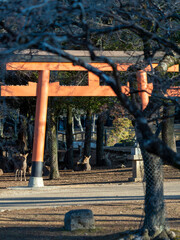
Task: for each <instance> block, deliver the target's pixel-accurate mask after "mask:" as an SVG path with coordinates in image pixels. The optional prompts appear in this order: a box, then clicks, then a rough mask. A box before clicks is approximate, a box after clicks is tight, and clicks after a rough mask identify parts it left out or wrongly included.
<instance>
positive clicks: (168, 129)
mask: <svg viewBox="0 0 180 240" xmlns="http://www.w3.org/2000/svg"><path fill="white" fill-rule="evenodd" d="M163 114H164V117H168V116H173V115H174V114H175V106H166V107H164V111H163ZM162 140H163V141H164V142H165V143H166V144H167V145H168V146H169V147H170V148H171V149H172V150H173V151H175V152H176V141H175V134H174V117H170V118H167V119H166V120H164V121H163V124H162Z"/></svg>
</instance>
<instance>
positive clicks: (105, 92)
mask: <svg viewBox="0 0 180 240" xmlns="http://www.w3.org/2000/svg"><path fill="white" fill-rule="evenodd" d="M90 64H91V65H92V66H94V67H97V68H99V69H100V70H102V71H112V68H111V67H110V66H109V65H108V64H106V63H90ZM156 65H157V64H153V67H155V66H156ZM129 66H130V64H118V71H127V69H128V67H129ZM6 69H7V70H13V71H16V70H17V71H23V70H28V71H33V70H35V71H39V75H38V83H32V82H29V84H28V86H1V96H4V97H7V96H37V100H36V115H35V130H34V142H33V154H32V173H31V178H30V181H29V185H28V186H29V187H42V186H44V184H43V178H42V167H43V158H44V143H45V132H46V118H47V105H48V96H116V95H115V93H114V92H113V90H112V89H111V88H110V87H109V86H100V82H99V77H97V76H96V75H94V74H93V73H91V72H88V86H61V85H60V84H59V83H58V82H54V83H49V78H50V71H87V70H86V69H85V68H83V67H80V66H74V65H73V64H72V63H67V62H66V63H62V62H61V63H54V62H49V63H47V62H11V63H8V64H7V65H6ZM149 70H150V67H147V68H146V69H145V70H144V71H138V73H137V80H138V88H139V90H140V91H141V92H140V97H141V100H142V109H144V108H145V107H146V106H147V104H148V101H149V94H150V93H151V92H152V89H153V86H152V84H148V82H147V73H146V71H149ZM168 71H170V72H178V71H179V66H178V65H175V66H173V67H171V68H169V69H168ZM121 90H122V92H123V93H125V94H128V93H129V87H128V86H122V88H121ZM148 93H149V94H148ZM169 94H171V90H169ZM174 94H175V95H178V96H180V88H177V89H175V91H174Z"/></svg>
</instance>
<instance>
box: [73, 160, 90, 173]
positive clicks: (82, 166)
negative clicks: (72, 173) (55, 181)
mask: <svg viewBox="0 0 180 240" xmlns="http://www.w3.org/2000/svg"><path fill="white" fill-rule="evenodd" d="M90 158H91V156H89V157H87V156H85V157H84V159H83V161H78V162H77V165H76V166H75V170H77V171H90V170H91V165H90V164H89V159H90Z"/></svg>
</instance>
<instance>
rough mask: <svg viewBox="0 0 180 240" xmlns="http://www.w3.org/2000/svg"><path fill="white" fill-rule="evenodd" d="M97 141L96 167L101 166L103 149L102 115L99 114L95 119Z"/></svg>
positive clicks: (102, 163)
mask: <svg viewBox="0 0 180 240" xmlns="http://www.w3.org/2000/svg"><path fill="white" fill-rule="evenodd" d="M96 134H97V140H96V164H97V165H98V166H103V165H104V161H103V156H104V147H103V137H104V117H103V115H102V114H99V116H98V119H97V133H96Z"/></svg>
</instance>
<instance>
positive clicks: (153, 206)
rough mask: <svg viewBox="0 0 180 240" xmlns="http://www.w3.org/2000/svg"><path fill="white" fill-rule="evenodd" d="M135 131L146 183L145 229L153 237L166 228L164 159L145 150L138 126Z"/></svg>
mask: <svg viewBox="0 0 180 240" xmlns="http://www.w3.org/2000/svg"><path fill="white" fill-rule="evenodd" d="M135 131H136V137H137V140H138V142H139V144H140V148H141V152H142V156H143V161H144V174H145V176H144V177H145V183H146V185H145V202H144V211H145V219H144V223H143V231H145V230H146V231H147V230H148V234H149V236H151V237H153V236H155V235H156V236H158V235H159V234H161V233H162V232H164V230H166V220H165V204H164V189H163V180H164V179H163V169H162V161H161V159H160V158H159V157H157V156H155V155H153V154H149V153H148V152H147V151H145V149H144V147H143V139H142V137H141V134H140V132H139V131H138V127H137V126H135Z"/></svg>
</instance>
